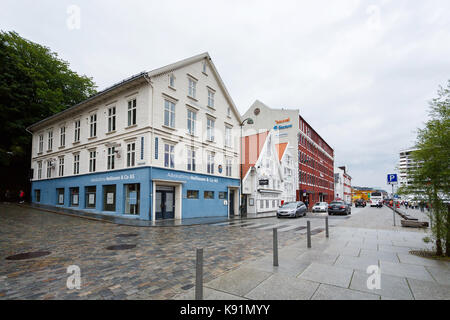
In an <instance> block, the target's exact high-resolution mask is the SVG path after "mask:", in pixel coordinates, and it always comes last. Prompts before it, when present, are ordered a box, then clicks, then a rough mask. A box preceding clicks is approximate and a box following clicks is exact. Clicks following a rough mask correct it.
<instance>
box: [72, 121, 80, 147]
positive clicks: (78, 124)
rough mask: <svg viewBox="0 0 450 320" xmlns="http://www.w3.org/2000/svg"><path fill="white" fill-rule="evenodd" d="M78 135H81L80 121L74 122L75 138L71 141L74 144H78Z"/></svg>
mask: <svg viewBox="0 0 450 320" xmlns="http://www.w3.org/2000/svg"><path fill="white" fill-rule="evenodd" d="M80 133H81V121H80V120H76V121H75V136H74V139H73V141H74V142H79V141H80Z"/></svg>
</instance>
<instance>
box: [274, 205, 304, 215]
mask: <svg viewBox="0 0 450 320" xmlns="http://www.w3.org/2000/svg"><path fill="white" fill-rule="evenodd" d="M305 215H306V205H305V204H304V203H303V202H301V201H297V202H287V203H285V204H283V205H282V206H281V207H280V208H279V209H278V210H277V218H282V217H286V218H288V217H292V218H297V217H303V216H305Z"/></svg>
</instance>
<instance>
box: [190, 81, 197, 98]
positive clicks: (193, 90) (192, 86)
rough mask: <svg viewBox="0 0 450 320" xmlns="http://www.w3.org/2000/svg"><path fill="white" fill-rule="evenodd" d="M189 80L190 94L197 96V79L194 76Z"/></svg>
mask: <svg viewBox="0 0 450 320" xmlns="http://www.w3.org/2000/svg"><path fill="white" fill-rule="evenodd" d="M188 81H189V88H188V93H189V96H190V97H192V98H195V96H196V94H197V81H195V80H194V79H192V78H188Z"/></svg>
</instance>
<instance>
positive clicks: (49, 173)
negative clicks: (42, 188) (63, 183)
mask: <svg viewBox="0 0 450 320" xmlns="http://www.w3.org/2000/svg"><path fill="white" fill-rule="evenodd" d="M52 167H53V162H52V160H48V161H47V178H51V177H52Z"/></svg>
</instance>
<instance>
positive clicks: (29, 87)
mask: <svg viewBox="0 0 450 320" xmlns="http://www.w3.org/2000/svg"><path fill="white" fill-rule="evenodd" d="M95 92H96V90H95V84H94V82H93V80H92V78H88V77H86V76H80V75H78V74H77V73H76V72H74V71H72V70H70V69H69V64H68V63H67V62H66V61H63V60H61V59H59V58H58V55H57V54H56V53H54V52H51V51H50V49H49V48H47V47H44V46H42V45H39V44H36V43H33V42H31V41H29V40H26V39H24V38H22V37H20V36H19V35H18V34H17V33H15V32H4V31H0V136H1V137H8V138H7V139H5V138H3V139H1V140H0V166H1V167H2V170H3V169H4V170H7V171H10V170H9V169H8V168H7V167H8V166H15V165H17V163H20V164H21V165H25V163H26V167H25V168H22V171H23V172H21V175H25V176H26V175H27V171H28V168H29V153H30V148H31V147H30V143H31V135H30V134H29V133H27V132H26V130H25V129H26V128H27V127H28V126H29V125H31V124H33V123H35V122H37V121H39V120H42V119H44V118H46V117H48V116H50V115H53V114H55V113H57V112H59V111H62V110H64V109H66V108H68V107H70V106H72V105H74V104H77V103H79V102H81V101H83V100H85V99H86V98H87V97H89V96H91V95H92V94H94V93H95ZM4 174H5V172H2V178H4V177H5V176H4ZM2 185H3V184H2Z"/></svg>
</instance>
